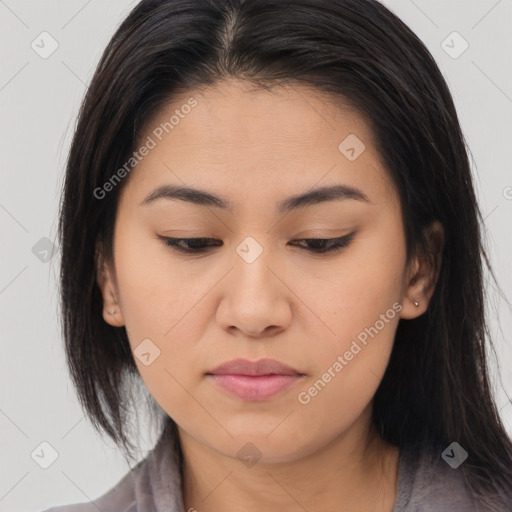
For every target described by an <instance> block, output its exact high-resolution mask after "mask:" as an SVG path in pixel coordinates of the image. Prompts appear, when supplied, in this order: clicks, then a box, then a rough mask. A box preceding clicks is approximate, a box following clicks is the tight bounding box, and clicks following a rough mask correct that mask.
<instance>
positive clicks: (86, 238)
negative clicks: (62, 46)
mask: <svg viewBox="0 0 512 512" xmlns="http://www.w3.org/2000/svg"><path fill="white" fill-rule="evenodd" d="M481 222H482V218H481V214H480V211H479V208H478V204H477V202H476V197H475V192H474V189H473V185H472V181H471V173H470V166H469V162H468V157H467V153H466V147H465V142H464V138H463V135H462V133H461V129H460V126H459V122H458V118H457V114H456V111H455V108H454V105H453V101H452V98H451V96H450V93H449V90H448V88H447V85H446V83H445V81H444V79H443V77H442V75H441V73H440V71H439V69H438V67H437V65H436V64H435V62H434V60H433V58H432V56H431V55H430V54H429V52H428V51H427V49H426V48H425V46H424V45H423V44H422V43H421V42H420V40H419V39H418V38H417V37H416V36H415V35H414V34H413V33H412V32H411V30H410V29H409V28H408V27H407V26H405V25H404V24H403V23H402V22H401V21H400V20H399V19H398V18H397V17H396V16H395V15H394V14H393V13H392V12H390V11H389V10H388V9H386V8H385V7H384V6H383V5H381V4H380V3H378V2H376V1H373V0H336V1H332V0H293V1H292V0H279V1H278V0H257V1H246V2H243V1H242V0H224V1H214V0H194V1H185V0H181V1H180V0H158V1H157V0H143V1H142V2H140V3H139V4H138V5H137V6H136V7H135V8H134V9H133V11H132V12H131V13H130V14H129V16H128V17H127V19H126V20H125V21H124V23H123V24H122V25H121V27H120V28H119V29H118V31H117V32H116V34H115V35H114V37H113V38H112V40H111V42H110V44H109V45H108V47H107V49H106V51H105V53H104V55H103V57H102V59H101V62H100V63H99V65H98V68H97V71H96V73H95V75H94V77H93V80H92V83H91V85H90V87H89V89H88V92H87V95H86V97H85V99H84V102H83V105H82V109H81V112H80V117H79V120H78V125H77V128H76V132H75V135H74V139H73V143H72V147H71V152H70V155H69V160H68V164H67V174H66V181H65V186H64V195H63V202H62V207H61V217H60V236H61V243H62V274H61V291H62V308H63V320H64V333H65V342H66V353H67V358H68V362H69V366H70V369H71V373H72V378H73V381H74V383H75V385H76V387H77V390H78V393H79V396H80V399H81V401H82V404H83V406H84V408H85V410H86V411H87V413H88V415H89V417H90V419H91V420H92V422H93V424H94V425H95V427H96V428H97V429H98V430H99V431H100V432H105V433H106V434H107V435H108V436H109V437H110V438H111V439H113V440H114V441H115V442H116V443H117V444H118V445H119V446H120V447H121V448H123V450H124V451H125V454H126V456H127V457H132V449H133V445H132V444H131V442H130V431H129V430H130V429H129V426H130V418H131V416H130V414H131V412H132V410H133V409H132V410H131V409H130V396H131V391H132V387H134V386H136V385H137V382H142V383H143V385H144V387H145V389H147V391H148V392H149V397H150V401H152V405H153V410H154V411H156V413H157V414H156V416H155V418H159V419H161V421H162V423H161V424H162V431H161V436H160V438H159V442H158V443H157V446H156V447H155V448H154V450H152V452H151V453H150V455H149V456H148V457H147V458H146V459H144V460H143V461H141V462H140V463H139V464H137V466H136V467H135V468H133V469H132V470H131V471H130V473H128V474H127V475H126V476H125V477H124V478H123V480H122V481H121V482H120V483H119V484H118V485H117V486H116V487H114V488H113V489H111V490H110V491H108V492H106V493H105V494H104V495H103V496H101V497H99V498H96V499H94V500H93V502H91V503H89V504H88V505H82V506H80V505H71V506H66V507H62V508H60V507H57V508H55V507H54V508H52V509H50V510H51V511H60V512H64V511H70V512H72V511H75V510H76V511H78V510H97V509H98V508H99V509H100V510H109V511H129V510H130V511H135V510H137V511H139V512H140V511H154V510H157V511H159V512H160V511H164V510H165V511H178V510H182V511H183V510H187V511H193V510H197V511H199V512H210V511H216V510H223V511H228V512H229V511H232V510H244V511H252V510H277V509H279V510H290V511H292V510H307V511H313V510H344V511H358V512H360V511H366V510H371V511H377V512H404V511H412V510H414V511H416V510H417V511H431V510H432V511H434V510H435V511H450V512H453V511H472V510H475V511H476V510H485V511H491V510H492V511H505V510H510V509H511V506H512V505H511V504H512V499H511V489H512V445H511V440H510V438H509V437H508V436H507V434H506V432H505V430H504V428H503V425H502V424H501V422H500V419H499V416H498V413H497V409H496V406H495V404H494V401H493V398H492V396H491V393H490V389H489V381H488V376H487V369H486V342H487V334H488V331H487V324H486V318H485V316H484V298H483V297H484V296H483V293H484V292H483V278H482V272H483V268H482V260H484V261H485V262H486V263H487V264H488V260H487V256H486V253H485V250H484V247H483V244H482V240H481ZM79 507H83V508H79Z"/></svg>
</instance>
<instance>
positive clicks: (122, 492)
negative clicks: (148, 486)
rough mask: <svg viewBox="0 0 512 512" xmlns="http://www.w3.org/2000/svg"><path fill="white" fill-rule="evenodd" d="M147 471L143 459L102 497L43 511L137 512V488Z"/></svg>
mask: <svg viewBox="0 0 512 512" xmlns="http://www.w3.org/2000/svg"><path fill="white" fill-rule="evenodd" d="M145 473H147V462H146V461H143V462H142V463H139V464H138V465H137V466H136V467H135V468H134V469H132V470H130V472H129V473H127V474H126V475H125V476H124V477H123V478H122V479H121V480H120V481H119V482H118V483H117V484H116V485H115V486H114V487H113V488H111V489H110V490H109V491H107V492H106V493H105V494H103V495H101V496H100V497H98V498H95V499H93V500H91V501H88V502H80V503H73V504H70V505H61V506H55V507H51V508H49V509H46V510H44V511H43V512H98V510H109V511H112V512H114V511H115V512H137V500H136V495H135V489H136V487H137V484H138V482H139V481H140V480H141V479H142V480H143V479H144V476H145Z"/></svg>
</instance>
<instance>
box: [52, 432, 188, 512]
mask: <svg viewBox="0 0 512 512" xmlns="http://www.w3.org/2000/svg"><path fill="white" fill-rule="evenodd" d="M181 500H182V495H181V472H180V468H179V461H178V455H177V453H176V451H175V449H174V448H173V446H172V443H169V442H168V441H166V439H164V438H162V439H161V440H160V441H159V443H157V445H156V446H155V447H154V448H153V450H152V451H151V452H150V453H149V454H148V455H147V456H146V457H145V458H144V459H143V460H142V461H140V462H139V463H138V464H137V465H136V466H135V467H134V468H132V469H131V470H130V471H129V472H128V473H127V474H126V475H125V476H124V477H123V478H122V479H121V480H120V481H119V482H118V483H117V484H116V485H115V486H114V487H113V488H112V489H110V490H109V491H108V492H106V493H105V494H103V495H102V496H100V497H99V498H95V499H93V500H90V501H88V502H83V503H74V504H70V505H61V506H54V507H52V508H49V509H46V510H44V511H43V512H98V510H104V511H108V512H137V511H138V510H157V509H158V510H165V511H166V512H176V511H180V510H181V509H182V501H181Z"/></svg>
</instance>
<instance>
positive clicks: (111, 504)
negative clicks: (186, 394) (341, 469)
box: [44, 438, 476, 512]
mask: <svg viewBox="0 0 512 512" xmlns="http://www.w3.org/2000/svg"><path fill="white" fill-rule="evenodd" d="M171 446H172V443H169V442H168V441H167V442H163V440H162V438H161V439H160V440H159V442H158V443H157V444H156V446H155V448H153V450H152V451H151V452H149V454H148V455H147V456H146V457H145V458H144V459H143V460H142V461H141V462H139V463H138V464H137V465H136V466H135V467H134V468H133V469H132V470H131V471H130V472H129V473H128V474H126V475H125V476H124V477H123V478H122V479H121V480H120V481H119V482H118V483H117V484H116V485H115V486H114V487H113V488H112V489H110V490H109V491H108V492H106V493H105V494H103V495H102V496H100V497H99V498H96V499H95V500H94V503H92V502H89V503H78V504H73V505H64V506H58V507H52V508H50V509H47V510H45V511H44V512H98V511H103V512H185V509H184V506H183V501H182V500H183V498H182V492H181V477H180V471H179V459H178V454H177V452H176V451H175V450H174V449H173V448H171ZM475 511H476V508H475V507H474V505H473V504H472V501H471V499H470V497H469V494H468V491H467V489H466V487H465V485H464V481H463V478H462V473H461V471H460V469H452V468H451V467H450V466H449V465H448V464H447V463H446V462H444V460H443V459H442V458H441V457H440V454H439V456H436V457H435V458H434V464H433V465H430V464H428V463H427V456H426V453H422V454H417V453H416V452H413V451H408V450H401V451H400V458H399V465H398V482H397V490H396V501H395V505H394V507H393V510H392V512H475Z"/></svg>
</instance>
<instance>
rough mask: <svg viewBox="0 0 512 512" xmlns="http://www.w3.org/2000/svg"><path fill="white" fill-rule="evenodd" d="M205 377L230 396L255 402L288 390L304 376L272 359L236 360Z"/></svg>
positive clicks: (222, 365)
mask: <svg viewBox="0 0 512 512" xmlns="http://www.w3.org/2000/svg"><path fill="white" fill-rule="evenodd" d="M206 376H207V378H209V379H210V380H212V381H213V382H214V383H215V384H216V385H217V386H219V387H220V388H221V389H222V390H223V391H225V392H228V393H229V394H230V395H234V396H236V397H238V398H241V399H242V400H246V401H252V402H258V401H263V400H268V399H269V398H271V397H273V396H275V395H277V394H279V393H281V392H283V391H284V390H286V389H288V388H289V387H291V386H292V385H293V384H295V383H297V382H298V381H299V380H301V378H302V377H304V374H303V373H301V372H299V371H298V370H295V369H294V368H292V367H290V366H288V365H285V364H283V363H280V362H279V361H276V360H274V359H260V360H259V361H249V360H247V359H235V360H233V361H229V362H227V363H224V364H221V365H220V366H218V367H217V368H215V370H212V371H211V372H208V373H207V374H206Z"/></svg>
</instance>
